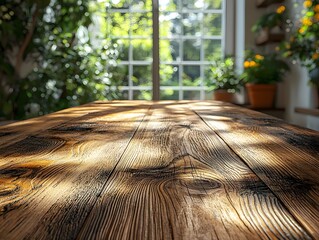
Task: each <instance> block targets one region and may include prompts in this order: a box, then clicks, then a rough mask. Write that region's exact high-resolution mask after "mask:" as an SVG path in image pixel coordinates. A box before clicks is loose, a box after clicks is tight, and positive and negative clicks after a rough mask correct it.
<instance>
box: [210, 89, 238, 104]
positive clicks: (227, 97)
mask: <svg viewBox="0 0 319 240" xmlns="http://www.w3.org/2000/svg"><path fill="white" fill-rule="evenodd" d="M214 100H217V101H222V102H229V103H232V102H233V101H234V93H230V92H227V90H223V89H219V90H215V91H214Z"/></svg>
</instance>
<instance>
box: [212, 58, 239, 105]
mask: <svg viewBox="0 0 319 240" xmlns="http://www.w3.org/2000/svg"><path fill="white" fill-rule="evenodd" d="M207 85H208V87H209V89H210V90H213V91H214V95H213V97H214V100H218V101H223V102H230V103H232V102H234V94H235V92H236V91H238V90H239V87H240V86H242V81H241V79H240V77H239V75H238V74H237V72H236V68H235V60H234V58H233V57H226V58H224V59H216V60H214V61H213V62H212V65H211V68H210V72H209V81H207Z"/></svg>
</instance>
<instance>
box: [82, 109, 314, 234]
mask: <svg viewBox="0 0 319 240" xmlns="http://www.w3.org/2000/svg"><path fill="white" fill-rule="evenodd" d="M149 113H150V114H149V115H148V116H147V117H146V118H145V120H144V121H143V122H142V124H141V126H140V128H139V129H138V131H137V132H136V134H135V136H134V138H133V139H132V141H131V142H130V144H129V146H128V148H127V149H126V150H125V152H124V154H123V156H122V158H121V160H120V161H119V163H118V165H117V166H116V168H115V170H114V171H113V173H112V174H111V177H110V179H109V181H108V182H107V184H106V185H105V188H104V189H103V191H102V193H101V195H100V197H99V199H98V201H97V202H96V204H95V205H94V207H93V209H92V211H91V213H90V214H89V216H88V218H87V219H86V221H85V225H84V226H83V228H82V230H81V232H80V234H79V236H78V238H79V239H275V238H276V239H279V238H281V239H294V238H295V239H308V238H309V236H308V235H307V233H306V232H305V231H304V230H303V228H302V227H301V226H300V225H299V224H298V223H297V222H296V221H295V219H294V218H293V217H292V215H291V214H290V213H289V212H288V211H287V210H286V208H285V207H284V206H283V205H282V204H281V202H280V201H278V199H277V198H276V197H275V196H274V195H273V193H272V192H271V191H270V189H269V188H268V187H267V186H266V185H265V184H264V183H263V182H262V181H261V180H260V179H259V178H258V177H257V176H256V175H255V174H254V173H253V172H252V171H251V170H250V169H249V168H248V167H247V166H246V165H245V164H244V163H243V162H242V161H241V159H239V158H238V157H237V155H236V154H235V153H233V151H231V150H230V149H229V148H228V146H227V145H226V144H225V143H224V142H223V141H222V140H221V139H220V138H219V137H218V136H217V135H216V134H215V133H214V132H213V131H212V130H211V129H210V128H209V127H208V126H207V125H205V124H204V122H203V121H202V120H201V119H200V118H199V117H198V116H197V115H196V114H194V113H193V112H192V111H189V109H188V105H187V103H184V104H177V103H172V104H161V103H159V104H157V105H154V106H153V109H151V111H150V112H149Z"/></svg>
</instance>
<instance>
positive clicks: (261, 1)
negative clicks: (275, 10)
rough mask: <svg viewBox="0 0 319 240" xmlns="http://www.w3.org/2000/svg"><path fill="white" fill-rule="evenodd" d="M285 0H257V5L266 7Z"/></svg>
mask: <svg viewBox="0 0 319 240" xmlns="http://www.w3.org/2000/svg"><path fill="white" fill-rule="evenodd" d="M283 1H284V0H256V6H257V7H258V8H265V7H268V6H269V5H271V4H276V3H282V2H283Z"/></svg>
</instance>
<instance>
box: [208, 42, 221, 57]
mask: <svg viewBox="0 0 319 240" xmlns="http://www.w3.org/2000/svg"><path fill="white" fill-rule="evenodd" d="M204 55H205V57H204V59H205V60H206V61H211V60H213V59H215V58H220V57H221V56H222V45H221V40H204Z"/></svg>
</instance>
